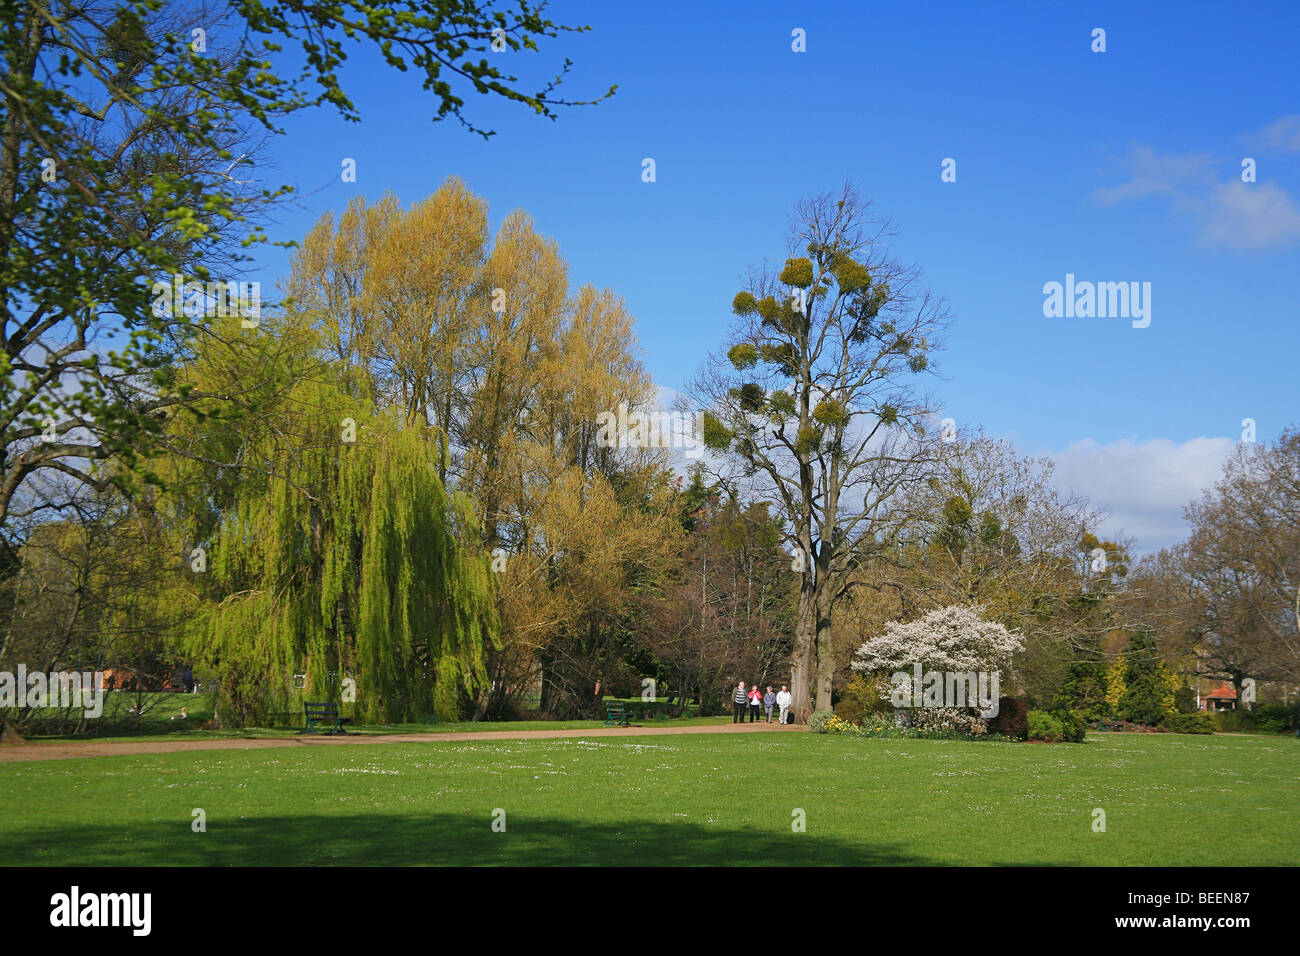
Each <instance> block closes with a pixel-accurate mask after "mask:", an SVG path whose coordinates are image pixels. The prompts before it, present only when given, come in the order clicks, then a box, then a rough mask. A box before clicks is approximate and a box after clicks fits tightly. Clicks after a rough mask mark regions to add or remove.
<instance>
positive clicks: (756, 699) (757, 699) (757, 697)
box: [749, 684, 763, 724]
mask: <svg viewBox="0 0 1300 956" xmlns="http://www.w3.org/2000/svg"><path fill="white" fill-rule="evenodd" d="M762 706H763V692H762V691H761V690H759V689H758V685H757V684H755V685H754V687H753V689H752V690H750V692H749V722H750V723H751V724H756V723H758V711H759V708H760V707H762Z"/></svg>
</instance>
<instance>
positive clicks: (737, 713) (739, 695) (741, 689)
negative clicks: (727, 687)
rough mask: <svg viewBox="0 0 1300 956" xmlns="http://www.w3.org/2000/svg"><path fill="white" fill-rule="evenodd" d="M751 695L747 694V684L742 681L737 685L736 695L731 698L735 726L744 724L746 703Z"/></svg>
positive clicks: (732, 717)
mask: <svg viewBox="0 0 1300 956" xmlns="http://www.w3.org/2000/svg"><path fill="white" fill-rule="evenodd" d="M748 697H749V695H748V694H746V693H745V682H744V681H743V680H742V681H741V682H740V683H738V684H737V685H736V695H735V696H734V697H732V698H731V703H732V705H733V706H732V715H731V722H732V723H733V724H743V723H744V722H745V702H746V700H748Z"/></svg>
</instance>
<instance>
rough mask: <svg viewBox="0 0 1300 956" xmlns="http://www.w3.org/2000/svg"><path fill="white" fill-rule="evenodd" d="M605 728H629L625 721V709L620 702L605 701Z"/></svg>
mask: <svg viewBox="0 0 1300 956" xmlns="http://www.w3.org/2000/svg"><path fill="white" fill-rule="evenodd" d="M604 726H606V727H628V726H631V725H630V724H629V723H628V720H627V708H626V707H624V706H623V702H622V701H621V700H607V701H605V724H604Z"/></svg>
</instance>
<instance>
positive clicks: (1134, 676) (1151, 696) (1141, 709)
mask: <svg viewBox="0 0 1300 956" xmlns="http://www.w3.org/2000/svg"><path fill="white" fill-rule="evenodd" d="M1125 660H1126V662H1127V666H1126V667H1125V668H1124V692H1123V694H1122V696H1121V697H1120V699H1119V715H1120V716H1121V717H1122V718H1123V719H1124V720H1131V721H1134V722H1136V723H1139V724H1149V725H1151V726H1153V727H1154V726H1156V725H1157V724H1160V723H1161V722H1163V721H1164V719H1165V718H1166V717H1168V716H1169V714H1171V713H1172V712H1173V709H1174V693H1173V684H1172V683H1171V681H1170V679H1169V677H1170V675H1169V672H1168V670H1167V669H1166V668H1165V664H1164V661H1162V660H1161V659H1160V657H1159V654H1158V651H1157V649H1156V642H1155V638H1154V637H1153V636H1152V635H1151V634H1150V633H1149V632H1146V631H1143V632H1140V633H1138V634H1136V635H1135V636H1134V637H1133V640H1132V641H1131V642H1130V644H1129V647H1128V651H1127V652H1126V654H1125Z"/></svg>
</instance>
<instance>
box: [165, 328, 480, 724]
mask: <svg viewBox="0 0 1300 956" xmlns="http://www.w3.org/2000/svg"><path fill="white" fill-rule="evenodd" d="M223 354H224V353H223ZM298 354H299V355H301V354H302V352H301V351H299V352H298ZM282 358H283V357H282ZM271 359H272V357H271V356H263V357H262V358H261V360H260V361H262V362H265V361H270V360H271ZM203 361H207V362H208V363H209V364H211V365H214V366H216V367H213V368H206V369H203V370H201V374H207V375H210V376H211V375H218V376H219V375H220V374H221V369H220V365H221V362H220V361H218V360H217V358H216V356H214V355H209V356H206V357H204V358H203V359H201V362H203ZM238 361H240V362H242V363H243V364H245V365H246V364H247V363H248V355H247V354H245V355H243V356H242V358H240V359H238ZM261 367H263V368H266V367H268V366H267V365H265V364H263V365H261ZM269 367H271V368H276V367H277V366H275V365H270V366H269ZM278 367H279V368H281V369H285V366H284V365H280V366H278ZM231 374H234V373H233V371H232V372H231ZM277 375H278V376H279V378H278V380H277V381H275V382H272V383H269V384H267V385H266V386H265V392H266V393H265V394H262V395H260V396H257V397H256V398H255V399H250V402H249V407H250V409H254V408H255V409H256V413H255V414H250V415H249V416H247V417H246V418H245V419H244V420H242V421H240V422H238V423H234V424H233V425H231V426H230V427H226V428H220V427H215V428H214V426H213V424H212V423H211V422H207V423H202V422H200V423H199V426H200V430H199V431H198V432H196V434H195V436H194V442H193V443H191V444H190V445H188V446H187V449H188V455H187V458H188V461H189V462H191V463H192V465H193V467H191V470H190V472H189V473H188V474H186V473H180V474H177V475H175V476H173V478H174V479H175V480H174V482H172V483H169V485H168V487H169V488H172V489H173V492H172V493H171V494H170V496H169V498H170V500H171V502H172V506H171V507H172V517H173V524H174V526H175V527H177V528H183V529H185V531H184V534H183V535H182V536H183V537H185V536H188V537H189V538H190V542H192V543H193V546H194V550H193V551H192V552H191V554H192V556H197V558H198V560H197V562H195V561H194V560H191V567H192V568H194V570H193V571H192V578H193V585H194V586H195V587H196V588H198V589H199V590H200V591H201V592H203V594H204V595H205V597H206V601H205V602H204V611H203V612H202V613H201V614H199V615H198V616H197V617H196V619H195V621H194V622H193V625H192V627H191V629H190V635H189V641H188V644H189V648H190V651H191V653H193V654H194V655H195V658H196V660H198V661H201V662H202V663H203V664H205V665H206V666H207V667H208V668H209V669H210V670H211V671H212V673H213V674H214V676H215V677H216V680H217V682H218V684H219V688H220V691H219V693H220V699H219V702H218V713H219V715H220V718H221V720H222V722H223V723H229V724H233V725H243V724H249V723H252V724H256V723H262V722H265V721H267V720H269V719H271V715H273V714H276V713H284V712H293V711H295V710H296V709H297V705H298V704H299V703H300V701H301V700H302V699H304V698H305V699H308V700H340V699H343V698H345V697H350V696H351V695H350V694H347V695H345V693H344V691H345V687H347V686H348V685H347V682H348V681H349V680H350V681H351V682H354V683H355V693H356V699H355V710H354V711H353V714H354V716H355V717H356V718H357V720H358V721H360V722H365V723H387V722H400V721H407V720H414V719H418V718H419V717H420V716H422V715H424V714H428V713H430V712H432V713H433V714H434V715H435V716H436V717H437V718H438V719H455V718H456V716H457V713H458V709H459V704H460V701H461V700H462V699H463V698H472V697H473V696H474V695H475V694H476V693H477V692H478V690H479V689H480V688H481V687H482V685H483V684H484V683H485V682H486V670H485V667H484V649H485V645H487V646H490V645H493V644H494V643H495V642H496V637H497V627H498V625H497V612H496V601H495V594H494V590H493V589H494V582H493V579H492V573H491V568H490V564H489V559H488V556H487V554H486V553H485V552H484V551H483V550H482V548H481V546H480V545H479V544H478V543H477V542H478V532H477V529H476V527H475V525H474V509H473V507H472V504H471V502H469V501H468V500H466V499H465V498H464V497H463V496H460V495H456V494H452V493H450V492H449V491H448V490H447V489H446V488H445V487H444V485H443V483H442V482H441V480H440V479H439V477H438V467H437V466H438V462H439V461H440V460H442V457H443V456H444V455H445V454H446V449H445V444H444V443H445V439H444V438H443V437H442V436H441V434H440V433H439V432H437V431H436V430H435V429H431V428H429V427H428V426H426V425H424V424H422V423H421V424H416V425H411V424H409V423H407V422H405V421H404V420H403V419H402V418H401V417H400V416H398V415H397V414H388V413H380V414H373V413H372V412H371V410H370V408H369V407H368V406H367V405H366V404H365V403H363V402H361V401H359V400H357V399H356V398H354V397H353V396H351V395H350V394H349V393H348V391H347V390H346V389H345V388H343V387H340V385H338V384H337V382H338V381H339V379H338V378H337V377H333V379H332V380H331V375H330V369H329V367H328V366H325V367H323V368H321V367H319V366H317V367H315V368H314V369H313V367H312V366H311V363H310V362H309V361H306V360H303V361H298V362H297V363H296V364H295V363H293V362H291V363H290V365H289V366H288V368H287V369H285V371H282V372H279V373H277ZM217 462H221V463H222V464H216V463H217ZM195 463H196V464H195ZM195 469H197V473H196V472H195ZM186 546H187V545H186ZM200 548H201V549H202V554H201V555H199V552H198V549H200ZM204 562H206V566H203V565H204ZM196 565H197V566H196ZM200 568H201V569H200ZM300 673H305V674H306V675H307V676H306V681H305V686H301V687H299V686H295V681H294V679H293V677H294V675H295V674H300ZM349 689H350V688H349Z"/></svg>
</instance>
